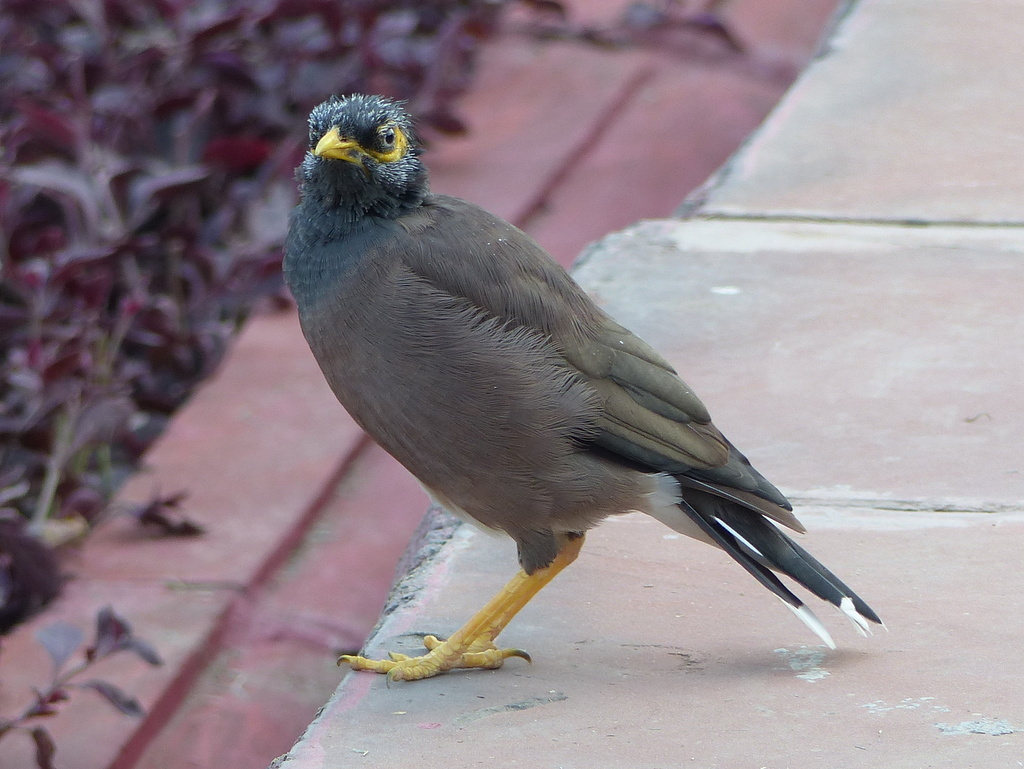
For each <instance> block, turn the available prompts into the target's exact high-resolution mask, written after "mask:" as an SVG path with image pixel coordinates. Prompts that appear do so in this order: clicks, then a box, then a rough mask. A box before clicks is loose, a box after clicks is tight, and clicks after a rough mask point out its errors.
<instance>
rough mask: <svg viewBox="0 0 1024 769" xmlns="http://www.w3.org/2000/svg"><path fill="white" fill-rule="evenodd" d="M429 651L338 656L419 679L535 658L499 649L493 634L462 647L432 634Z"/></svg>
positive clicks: (426, 641)
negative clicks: (378, 657) (381, 656)
mask: <svg viewBox="0 0 1024 769" xmlns="http://www.w3.org/2000/svg"><path fill="white" fill-rule="evenodd" d="M423 645H424V646H425V647H426V648H427V653H426V654H423V655H421V656H419V657H411V656H409V655H408V654H400V653H398V652H390V653H389V654H388V657H389V659H386V660H372V659H368V658H367V657H359V656H356V655H353V654H345V655H342V656H341V657H339V658H338V664H339V665H343V664H344V665H350V666H351V667H352V669H353V670H370V671H373V672H375V673H384V674H386V675H387V677H388V682H389V683H390V682H391V681H418V680H419V679H421V678H431V677H433V676H436V675H437V674H439V673H444V672H446V671H448V670H454V669H455V668H486V669H490V670H494V669H496V668H500V667H501V666H502V665H503V664H504V662H505V660H507V659H508V658H510V657H518V658H519V659H524V660H526V661H527V662H532V661H533V660H532V659H531V658H530V655H529V654H527V653H526V652H525V651H523V650H522V649H499V648H498V647H496V646H495V645H494V643H493V641H491V640H490V639H489V638H477V639H475V640H474V641H473V642H472V643H469V644H465V645H463V646H462V647H461V648H459V647H454V646H452V645H451V644H450V643H449V642H448V641H442V640H440V639H439V638H437V636H433V635H428V636H425V637H424V638H423Z"/></svg>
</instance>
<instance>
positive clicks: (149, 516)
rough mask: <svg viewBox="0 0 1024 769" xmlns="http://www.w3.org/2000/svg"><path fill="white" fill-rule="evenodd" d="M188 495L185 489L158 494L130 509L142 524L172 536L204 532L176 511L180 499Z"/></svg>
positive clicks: (185, 535) (204, 531)
mask: <svg viewBox="0 0 1024 769" xmlns="http://www.w3.org/2000/svg"><path fill="white" fill-rule="evenodd" d="M187 495H188V493H187V492H185V491H179V492H178V493H177V494H171V495H170V496H167V497H163V496H160V495H159V494H158V495H157V496H155V497H154V498H153V499H151V500H150V501H149V502H147V503H146V504H145V505H142V506H141V507H138V508H136V509H134V510H132V511H131V512H132V515H134V516H136V517H137V518H138V520H139V523H141V524H142V525H143V526H152V527H154V528H156V529H157V530H159V531H160V533H162V534H166V535H168V536H172V537H195V536H198V535H200V534H205V533H206V529H204V528H203V527H202V526H201V525H200V524H198V523H195V522H193V521H190V520H189V519H188V518H185V517H184V516H182V515H181V514H180V513H179V512H178V508H179V506H180V505H181V501H182V500H183V499H185V497H186V496H187Z"/></svg>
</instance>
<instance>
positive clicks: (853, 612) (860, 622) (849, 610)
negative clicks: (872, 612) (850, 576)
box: [839, 596, 871, 636]
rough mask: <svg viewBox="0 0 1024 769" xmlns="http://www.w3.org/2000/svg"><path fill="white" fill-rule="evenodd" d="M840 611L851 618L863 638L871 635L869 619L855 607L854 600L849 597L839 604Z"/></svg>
mask: <svg viewBox="0 0 1024 769" xmlns="http://www.w3.org/2000/svg"><path fill="white" fill-rule="evenodd" d="M839 610H840V611H841V612H842V613H843V614H845V615H846V616H847V617H849V618H850V621H851V622H853V624H854V626H855V627H856V628H857V630H858V631H859V632H860V634H861V635H862V636H867V635H870V634H871V626H870V625H869V624H868V621H867V619H866V618H865V617H864V615H863V614H861V613H860V612H859V611H857V609H856V608H855V607H854V605H853V600H852V599H851V598H850V597H849V596H847V597H845V598H843V600H841V601H840V602H839Z"/></svg>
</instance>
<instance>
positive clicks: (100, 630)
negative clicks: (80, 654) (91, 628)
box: [86, 606, 132, 661]
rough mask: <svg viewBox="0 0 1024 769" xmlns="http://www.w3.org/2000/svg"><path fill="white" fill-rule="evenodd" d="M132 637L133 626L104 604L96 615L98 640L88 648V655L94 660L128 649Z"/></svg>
mask: <svg viewBox="0 0 1024 769" xmlns="http://www.w3.org/2000/svg"><path fill="white" fill-rule="evenodd" d="M131 637H132V628H131V625H129V624H128V621H127V620H125V619H123V618H122V617H120V616H118V615H117V614H116V613H115V612H114V610H113V609H111V608H110V607H109V606H104V607H103V608H102V609H100V611H99V613H98V614H97V615H96V640H95V642H94V643H93V645H92V646H91V647H90V648H89V649H88V650H86V656H87V658H88V659H89V660H90V661H92V660H95V659H102V658H103V657H107V656H109V655H111V654H113V653H114V652H118V651H121V650H122V649H126V648H128V645H129V642H130V640H131Z"/></svg>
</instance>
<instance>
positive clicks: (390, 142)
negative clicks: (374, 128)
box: [380, 127, 395, 147]
mask: <svg viewBox="0 0 1024 769" xmlns="http://www.w3.org/2000/svg"><path fill="white" fill-rule="evenodd" d="M380 143H381V144H383V145H384V146H385V147H393V146H394V144H395V129H394V128H391V127H388V128H385V129H384V130H382V131H381V132H380Z"/></svg>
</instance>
